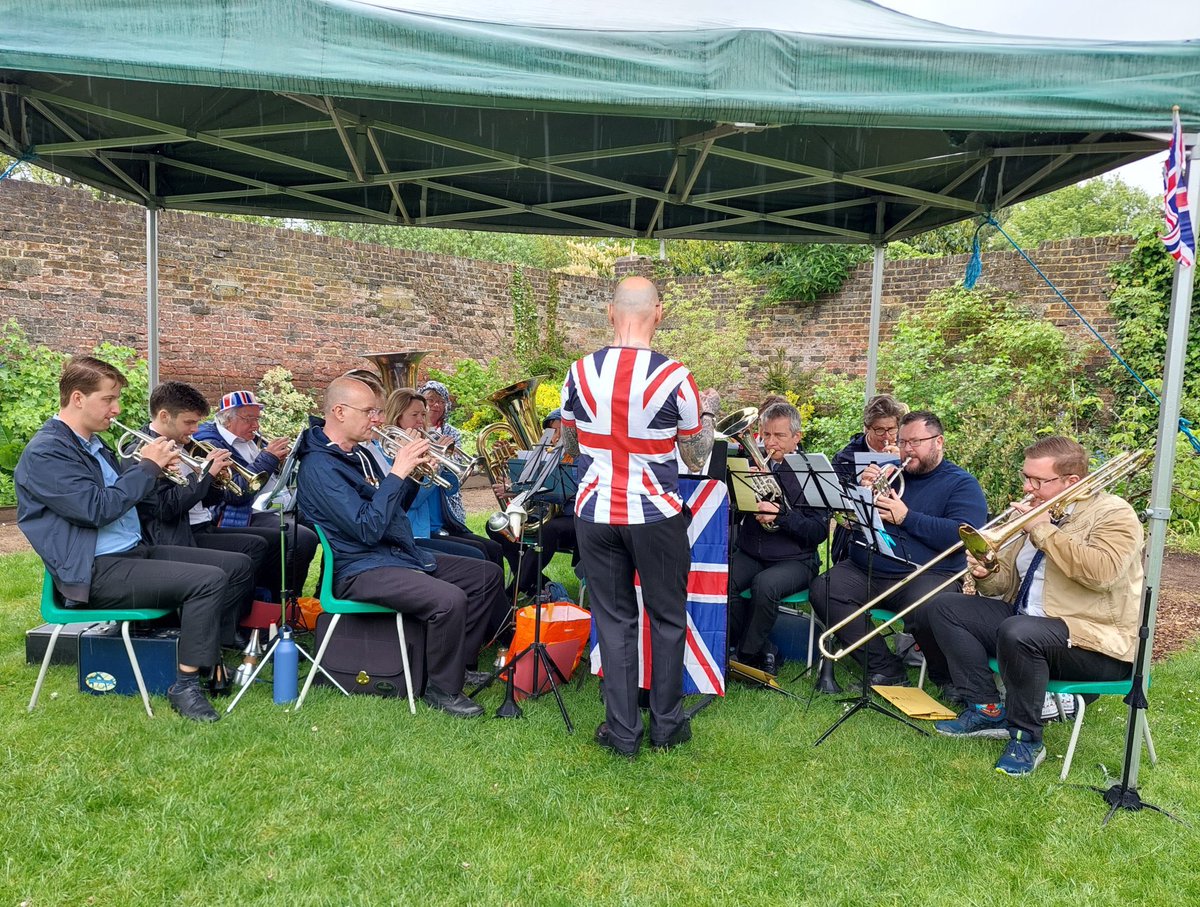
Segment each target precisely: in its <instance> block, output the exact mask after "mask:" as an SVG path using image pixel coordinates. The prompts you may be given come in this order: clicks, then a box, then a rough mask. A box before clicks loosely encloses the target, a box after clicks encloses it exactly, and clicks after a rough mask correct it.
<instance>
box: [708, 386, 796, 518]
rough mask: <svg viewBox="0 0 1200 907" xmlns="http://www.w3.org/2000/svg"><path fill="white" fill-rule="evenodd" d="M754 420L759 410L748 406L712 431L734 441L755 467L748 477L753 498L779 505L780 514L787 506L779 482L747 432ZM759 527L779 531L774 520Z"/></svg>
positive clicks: (729, 416)
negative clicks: (752, 490)
mask: <svg viewBox="0 0 1200 907" xmlns="http://www.w3.org/2000/svg"><path fill="white" fill-rule="evenodd" d="M757 420H758V410H757V409H755V408H754V407H753V406H747V407H746V408H745V409H739V410H738V411H737V412H735V413H730V414H729V415H728V416H726V417H725V418H724V419H722V420H721V421H720V422H718V423H717V424H716V426H715V427H714V430H715V431H716V433H717V434H718V435H721V436H722V437H724V438H726V439H728V440H732V441H737V442H738V444H740V445H741V447H742V450H744V451H745V452H746V457H747V459H749V460H750V462H751V463H753V464H754V468H755V470H756V472H754V473H751V474H750V487H751V488H753V489H754V496H755V497H756V498H757V499H758V500H760V501H767V502H769V503H772V504H776V505H778V507H779V512H780V513H783V508H784V505H785V504H786V501H785V500H784V497H783V489H782V488H780V487H779V480H778V479H776V478H775V476H773V475H772V474H771V464H770V463H768V462H767V460H766V458H765V457H764V456H763V455H762V451H760V450H759V449H758V444H757V442H755V440H754V434H753V433H752V432H751V431H750V426H751V425H753V424H754V423H755V422H756V421H757ZM760 525H761V526H762V528H763V531H765V532H776V531H777V530H778V529H779V520H778V518H776V519H775V520H774V521H772V522H770V523H762V524H760Z"/></svg>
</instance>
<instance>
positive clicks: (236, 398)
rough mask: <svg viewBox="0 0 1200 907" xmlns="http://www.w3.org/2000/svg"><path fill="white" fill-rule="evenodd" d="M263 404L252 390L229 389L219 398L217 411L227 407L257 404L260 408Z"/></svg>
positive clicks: (234, 407)
mask: <svg viewBox="0 0 1200 907" xmlns="http://www.w3.org/2000/svg"><path fill="white" fill-rule="evenodd" d="M265 405H266V404H264V403H259V402H258V398H257V397H256V396H254V392H253V391H231V392H230V393H228V394H226V395H225V396H224V397H222V398H221V405H220V406H218V407H217V412H219V413H220V412H224V411H225V410H227V409H237V408H238V407H239V406H257V407H258V408H259V409H262V407H263V406H265Z"/></svg>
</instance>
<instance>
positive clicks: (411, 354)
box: [362, 350, 429, 394]
mask: <svg viewBox="0 0 1200 907" xmlns="http://www.w3.org/2000/svg"><path fill="white" fill-rule="evenodd" d="M428 355H429V350H398V351H397V352H394V353H363V354H362V358H363V359H370V360H371V362H372V363H374V365H375V368H377V369H378V370H379V380H380V381H381V382H383V390H384V393H385V394H390V393H391V392H392V391H394V390H395V389H396V388H398V387H416V386H417V365H418V364H420V362H421V360H422V359H424V358H425V357H426V356H428Z"/></svg>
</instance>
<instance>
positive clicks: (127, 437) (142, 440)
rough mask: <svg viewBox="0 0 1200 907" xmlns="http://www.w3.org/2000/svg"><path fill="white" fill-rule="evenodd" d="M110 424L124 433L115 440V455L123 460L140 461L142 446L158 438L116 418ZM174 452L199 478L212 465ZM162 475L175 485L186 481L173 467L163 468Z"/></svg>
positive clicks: (206, 461) (200, 459) (181, 452)
mask: <svg viewBox="0 0 1200 907" xmlns="http://www.w3.org/2000/svg"><path fill="white" fill-rule="evenodd" d="M112 424H113V425H115V426H116V427H117V428H119V429H120V430H121V431H123V432H124V433H125V434H123V435H121V437H120V438H119V439H118V441H117V456H119V457H121V459H123V460H139V461H140V460H141V459H142V448H143V447H145V446H146V445H147V444H153V443H154V442H155V441H157V440H158V439H157V438H155V437H153V436H152V435H148V434H146V433H145V432H144V431H138V430H137V429H136V428H130V427H129V426H128V425H124V424H122V423H120V422H118V421H117V420H116V419H113V420H112ZM171 444H172V446H173V447H174V446H175V442H174V441H172V442H171ZM175 452H176V453H178V454H179V459H180V460H181V461H183V462H184V463H186V464H187V465H188V466H190V467H191V468H192V469H194V470H195V471H196V472H198V473H199V474H200V477H201V478H203V477H204V476H205V475H207V474H208V470H209V468H210V467H211V466H212V463H211V462H209V461H208V460H205V459H203V458H200V457H193V456H188V455H187V454H186V453H184V452H183V451H181V450H178V449H176V451H175ZM163 475H164V476H165V477H166V478H168V479H170V480H171V481H172V482H174V483H175V484H176V485H186V484H187V483H188V480H187V479H186V478H184V477H183V476H181V475H180V474H179V473H177V472H175V470H173V469H165V470H163Z"/></svg>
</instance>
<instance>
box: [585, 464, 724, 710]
mask: <svg viewBox="0 0 1200 907" xmlns="http://www.w3.org/2000/svg"><path fill="white" fill-rule="evenodd" d="M679 488H680V491H681V492H682V494H683V496H684V498H685V499H686V501H687V504H688V508H689V509H690V510H691V512H692V524H691V526H689V527H688V542H689V543H691V546H692V568H691V572H690V573H688V592H687V595H688V598H687V615H688V618H687V643H686V649H685V651H684V656H683V692H684V695H692V694H693V693H714V694H716V695H718V696H724V695H725V653H726V649H727V646H726V642H725V639H726V621H725V608H726V606H727V601H728V600H727V595H728V590H729V492H728V489H726V487H725V483H724V482H719V481H717V480H716V479H680V480H679ZM634 584H635V586H636V589H637V596H638V612H639V615H640V616H639V626H640V628H641V631H640V633H639V634H638V680H639V682H640V684H641V686H642V688H643V689H647V688H649V686H650V622H649V620H648V619H647V618H646V611H645V609H644V608H642V606H641V604H642V588H641V585H640V584H639V583H638V581H637V578H636V576H635V578H634ZM590 650H591V667H592V673H593V674H601V673H603V672H602V671H601V664H600V646H599V644H598V643H597V641H596V622H595V620H594V619H593V621H592V638H591V643H590Z"/></svg>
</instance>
